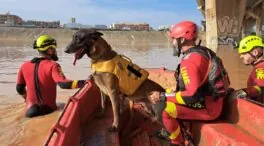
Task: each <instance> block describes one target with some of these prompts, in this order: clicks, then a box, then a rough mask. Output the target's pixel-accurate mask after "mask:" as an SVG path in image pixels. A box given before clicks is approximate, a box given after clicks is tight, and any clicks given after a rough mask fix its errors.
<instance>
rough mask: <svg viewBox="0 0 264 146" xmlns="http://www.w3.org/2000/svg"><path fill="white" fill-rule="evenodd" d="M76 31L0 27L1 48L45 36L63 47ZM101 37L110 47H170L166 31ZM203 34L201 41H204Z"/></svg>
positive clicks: (107, 32)
mask: <svg viewBox="0 0 264 146" xmlns="http://www.w3.org/2000/svg"><path fill="white" fill-rule="evenodd" d="M75 32H76V30H71V29H51V28H19V27H0V45H1V46H10V45H12V46H16V47H20V46H24V45H29V46H30V45H32V41H33V40H35V39H36V38H37V37H38V36H39V35H42V34H47V35H51V36H53V37H54V38H56V39H57V42H58V45H59V47H64V46H65V45H66V44H67V43H68V42H69V41H70V40H71V38H72V35H73V34H74V33H75ZM100 32H102V33H103V34H104V35H103V37H104V38H105V39H106V40H107V41H108V42H109V43H110V44H111V45H114V46H115V45H139V44H140V45H146V44H163V45H164V44H167V45H170V38H169V37H168V34H167V32H166V31H100ZM203 34H204V33H201V35H200V36H201V37H200V38H201V39H202V40H204V35H203Z"/></svg>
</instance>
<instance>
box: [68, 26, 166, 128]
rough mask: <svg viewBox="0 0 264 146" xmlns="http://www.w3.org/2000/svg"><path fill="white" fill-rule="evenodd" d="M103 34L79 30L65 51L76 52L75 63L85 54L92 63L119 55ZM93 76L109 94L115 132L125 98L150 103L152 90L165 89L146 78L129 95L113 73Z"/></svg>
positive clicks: (103, 104)
mask: <svg viewBox="0 0 264 146" xmlns="http://www.w3.org/2000/svg"><path fill="white" fill-rule="evenodd" d="M102 35H103V34H102V33H101V32H98V31H95V30H79V31H77V32H76V33H75V34H74V35H73V38H72V41H71V42H70V43H69V44H68V45H67V47H66V49H65V50H64V51H65V53H69V54H70V53H75V55H74V62H73V64H75V63H76V60H79V59H81V58H82V57H83V56H84V55H85V54H86V55H87V56H88V57H89V58H90V59H91V63H92V64H94V63H100V62H105V61H108V60H111V59H113V58H114V57H115V56H116V55H118V53H117V52H116V51H114V50H112V48H111V46H110V45H109V44H108V43H107V41H106V40H105V39H103V38H102V37H101V36H102ZM92 78H93V80H94V81H95V83H96V85H97V86H98V87H99V88H100V91H101V92H102V93H103V95H107V96H109V98H110V101H111V104H112V110H113V117H114V120H113V123H112V125H111V127H110V128H109V131H110V132H115V131H118V129H119V126H120V123H119V118H120V106H121V105H122V103H123V98H127V99H130V100H132V101H135V102H137V101H144V102H146V103H147V104H148V105H149V102H148V100H147V95H148V94H149V93H150V92H152V91H161V92H164V91H165V90H164V89H163V88H162V87H161V86H160V85H159V84H157V83H155V82H154V81H152V80H149V79H146V80H145V81H144V82H143V83H142V84H141V85H140V87H139V88H138V89H137V90H136V91H135V92H134V93H133V94H132V95H129V96H127V95H125V94H124V93H122V92H121V90H120V87H119V79H118V77H117V76H116V75H114V74H113V73H109V72H100V71H99V72H98V71H95V72H94V73H93V74H92ZM101 97H102V100H101V102H102V103H101V107H102V113H104V111H105V98H104V97H105V96H101ZM120 104H121V105H120ZM150 109H151V108H150ZM152 111H153V110H152ZM154 114H155V111H154Z"/></svg>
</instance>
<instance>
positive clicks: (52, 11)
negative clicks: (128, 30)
mask: <svg viewBox="0 0 264 146" xmlns="http://www.w3.org/2000/svg"><path fill="white" fill-rule="evenodd" d="M8 11H9V12H11V14H15V15H18V16H20V17H21V18H22V19H24V20H47V21H53V20H60V21H61V23H62V24H64V23H68V22H70V18H71V17H75V18H76V22H77V23H82V24H90V25H94V24H105V25H107V26H109V25H110V24H111V23H118V22H132V23H141V22H146V23H149V24H150V25H151V26H152V27H154V28H157V27H158V26H159V25H171V24H174V23H177V22H178V21H181V20H192V21H195V22H197V23H198V24H199V25H200V21H201V20H202V19H203V17H202V15H201V13H200V12H199V10H197V4H196V1H195V0H75V1H74V0H43V1H42V0H0V13H5V12H8Z"/></svg>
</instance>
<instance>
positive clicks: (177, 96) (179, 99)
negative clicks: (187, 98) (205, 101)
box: [176, 91, 185, 104]
mask: <svg viewBox="0 0 264 146" xmlns="http://www.w3.org/2000/svg"><path fill="white" fill-rule="evenodd" d="M176 100H177V102H178V103H179V104H185V102H184V100H183V99H182V96H181V92H180V91H179V92H177V93H176Z"/></svg>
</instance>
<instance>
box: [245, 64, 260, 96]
mask: <svg viewBox="0 0 264 146" xmlns="http://www.w3.org/2000/svg"><path fill="white" fill-rule="evenodd" d="M263 87H264V69H263V68H256V69H254V70H253V72H252V73H251V74H250V76H249V79H248V86H247V89H246V92H247V94H248V96H249V97H257V96H260V95H261V94H262V92H264V91H263Z"/></svg>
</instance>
